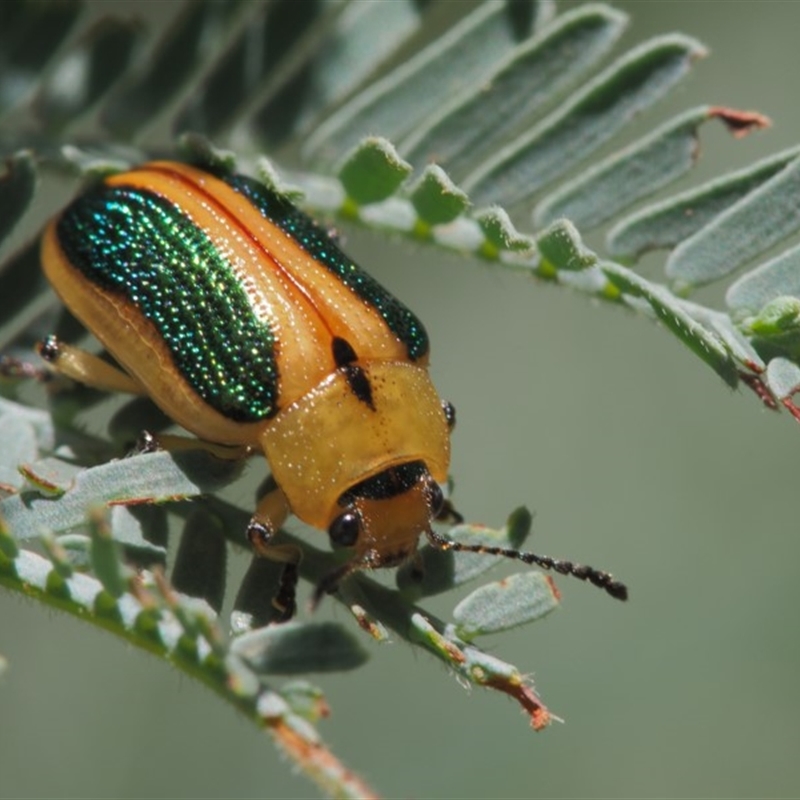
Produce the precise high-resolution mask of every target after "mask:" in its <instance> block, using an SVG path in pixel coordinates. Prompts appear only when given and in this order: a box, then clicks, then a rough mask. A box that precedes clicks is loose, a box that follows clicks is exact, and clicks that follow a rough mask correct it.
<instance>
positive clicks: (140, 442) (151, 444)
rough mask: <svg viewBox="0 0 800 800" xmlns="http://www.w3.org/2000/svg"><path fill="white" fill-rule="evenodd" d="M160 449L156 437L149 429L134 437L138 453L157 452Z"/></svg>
mask: <svg viewBox="0 0 800 800" xmlns="http://www.w3.org/2000/svg"><path fill="white" fill-rule="evenodd" d="M160 449H161V445H160V444H159V443H158V437H157V436H156V435H155V434H153V433H150V431H142V432H141V433H140V434H139V436H138V438H137V439H136V452H137V453H138V454H140V455H142V454H144V453H157V452H158V451H159V450H160Z"/></svg>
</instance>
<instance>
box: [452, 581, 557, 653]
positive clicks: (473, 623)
mask: <svg viewBox="0 0 800 800" xmlns="http://www.w3.org/2000/svg"><path fill="white" fill-rule="evenodd" d="M558 597H559V596H558V591H557V590H556V588H555V584H554V583H553V580H552V578H550V577H548V576H546V575H543V574H542V573H541V572H520V573H518V574H516V575H510V576H509V577H508V578H503V579H502V580H500V581H496V582H495V583H487V584H486V585H485V586H481V587H480V588H479V589H476V590H475V591H474V592H472V594H470V595H468V596H467V597H465V598H464V599H463V600H462V601H461V602H460V603H459V604H458V605H457V606H456V607H455V609H454V611H453V620H454V621H455V624H456V633H457V635H458V636H459V637H460V638H461V639H464V640H465V641H471V640H472V639H474V638H475V637H476V636H482V635H485V634H488V633H497V632H499V631H504V630H508V629H509V628H514V627H516V626H517V625H524V624H525V623H527V622H533V621H534V620H537V619H540V618H541V617H543V616H545V615H546V614H549V613H550V612H551V611H553V610H554V609H555V608H556V607H557V606H558Z"/></svg>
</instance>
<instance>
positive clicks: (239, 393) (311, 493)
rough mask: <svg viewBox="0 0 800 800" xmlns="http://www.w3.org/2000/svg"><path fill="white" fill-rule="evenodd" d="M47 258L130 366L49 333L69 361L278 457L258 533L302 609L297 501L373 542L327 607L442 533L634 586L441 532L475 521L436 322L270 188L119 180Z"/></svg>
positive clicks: (66, 226)
mask: <svg viewBox="0 0 800 800" xmlns="http://www.w3.org/2000/svg"><path fill="white" fill-rule="evenodd" d="M41 260H42V265H43V269H44V273H45V275H46V276H47V279H48V280H49V282H50V283H51V285H52V286H53V288H54V289H55V291H56V293H57V294H58V295H59V296H60V298H61V299H62V301H63V302H64V304H65V305H66V306H67V307H68V308H69V310H70V311H71V312H72V313H73V314H74V316H76V317H77V318H78V319H79V320H80V321H81V322H82V323H83V324H84V325H85V326H86V328H87V329H88V330H89V331H91V332H92V333H93V334H94V335H95V336H96V338H97V339H98V340H99V341H100V343H101V344H102V345H103V346H104V347H105V348H106V349H107V351H108V352H109V353H110V354H111V356H113V358H114V359H115V360H116V362H117V363H118V365H119V367H115V366H112V365H110V364H109V363H108V362H106V361H103V360H101V359H100V358H98V357H97V356H94V355H92V354H90V353H87V352H85V351H82V350H78V349H77V348H74V347H72V346H70V345H68V344H65V343H63V342H60V341H59V340H57V339H56V338H55V337H48V338H47V339H46V340H45V342H44V343H43V344H41V345H40V347H39V352H40V354H41V356H42V357H43V358H44V359H45V361H47V362H48V363H49V365H50V367H51V368H52V369H53V370H54V371H57V372H61V373H63V374H66V375H67V376H69V377H72V378H75V379H76V380H78V381H80V382H83V383H85V384H90V385H93V386H95V387H97V388H104V389H108V390H117V391H127V392H132V393H138V394H143V395H147V396H149V397H150V398H151V399H152V400H153V401H154V402H155V404H156V405H158V406H159V407H160V408H161V409H162V410H163V411H164V412H165V413H166V414H167V415H168V416H169V417H170V418H171V419H172V420H174V421H175V422H176V423H178V424H179V425H180V426H182V427H183V428H185V429H186V430H188V431H190V432H191V433H193V434H195V435H196V436H197V437H199V440H200V442H202V443H206V445H205V446H207V447H208V448H209V449H211V450H212V452H214V453H216V454H217V455H222V456H223V457H230V458H238V457H244V456H247V455H249V454H251V453H253V452H258V451H261V452H263V454H264V455H265V456H266V459H267V461H268V463H269V466H270V469H271V473H272V480H271V483H270V487H269V490H268V491H267V493H266V494H265V495H264V496H263V498H262V499H261V500H260V501H259V503H258V505H257V507H256V510H255V513H254V514H253V516H252V518H251V520H250V522H249V525H248V528H247V537H248V539H249V540H250V542H251V544H252V545H253V547H254V549H255V550H256V552H257V553H259V554H260V555H263V556H265V557H267V558H270V559H273V560H276V561H279V562H283V563H284V564H285V567H284V569H285V574H284V578H283V579H282V581H281V589H280V591H279V594H278V596H277V597H276V598H275V600H274V603H275V604H276V605H277V607H278V608H279V610H280V611H281V612H282V615H283V617H285V618H288V617H290V616H291V615H292V613H293V612H294V610H295V602H294V591H295V584H296V582H297V571H296V565H297V562H298V560H299V554H298V553H297V552H296V549H295V548H289V547H287V546H285V545H283V546H282V545H280V543H276V542H275V539H276V537H277V534H278V530H279V528H280V527H281V525H282V524H283V523H284V521H285V520H286V518H287V517H288V515H289V514H290V513H292V514H294V515H295V516H296V517H298V518H299V519H301V520H303V521H304V522H306V523H308V524H309V525H311V526H313V527H315V528H320V529H323V530H327V532H328V534H329V536H330V539H331V541H332V542H333V543H334V544H336V545H340V546H344V547H348V548H351V549H352V551H353V556H352V558H350V560H349V561H347V562H346V563H345V564H344V565H343V566H342V567H340V568H339V569H337V570H335V571H334V572H332V573H331V574H330V575H328V576H326V577H325V578H324V579H323V580H322V581H321V582H320V584H319V585H318V586H317V588H316V592H315V601H317V600H319V599H320V598H321V597H322V595H324V594H325V593H328V592H333V591H335V590H336V588H337V586H338V585H339V583H340V581H341V580H342V579H344V578H345V577H346V576H347V575H349V574H350V573H351V572H353V571H355V570H359V569H373V568H378V567H391V566H397V565H399V564H401V563H403V562H405V561H407V560H409V559H413V558H414V557H415V554H416V553H417V546H418V541H419V539H420V537H421V536H422V535H424V536H425V537H426V538H427V540H428V541H429V542H430V543H431V544H432V545H433V546H434V547H436V548H438V549H441V550H462V551H469V552H480V553H486V554H488V555H501V556H506V557H509V558H516V559H520V560H522V561H524V562H526V563H529V564H537V565H539V566H542V567H544V568H547V569H554V570H556V571H558V572H561V573H563V574H571V575H574V576H576V577H579V578H581V579H583V580H589V581H590V582H592V583H594V584H595V585H597V586H599V587H601V588H603V589H605V590H606V591H607V592H608V593H609V594H610V595H612V596H613V597H616V598H619V599H626V598H627V589H626V587H625V586H624V584H622V583H620V582H618V581H616V580H614V579H613V577H612V576H611V575H610V574H609V573H607V572H602V571H600V570H596V569H593V568H591V567H586V566H581V565H578V564H573V563H572V562H569V561H560V560H556V559H551V558H549V557H546V556H538V555H535V554H533V553H523V552H519V551H516V550H510V549H503V548H498V547H489V546H483V545H469V546H467V545H462V544H459V543H458V542H455V541H452V540H450V539H448V538H447V537H446V536H444V535H442V534H441V533H439V532H437V531H435V530H434V529H433V528H432V522H433V521H434V520H435V519H436V518H437V517H439V518H446V517H448V516H449V517H450V518H451V519H454V518H456V515H455V512H453V511H452V509H451V508H450V507H449V505H448V504H447V503H445V501H444V499H443V494H442V490H441V488H440V484H442V483H443V482H444V481H446V479H447V474H448V468H449V463H450V433H451V430H452V428H453V425H454V423H455V411H454V408H453V406H452V405H451V404H449V403H446V402H443V401H442V400H441V399H440V398H439V395H438V393H437V392H436V389H435V388H434V386H433V383H432V381H431V378H430V375H429V373H428V363H429V351H430V346H429V340H428V335H427V333H426V331H425V328H424V326H423V325H422V323H421V322H420V320H419V319H418V318H417V317H416V316H415V315H414V314H413V313H412V312H411V311H410V310H409V309H408V308H407V307H406V306H405V305H403V304H402V303H401V302H399V301H398V300H397V299H396V298H394V297H393V296H392V295H391V294H390V293H389V292H388V291H387V290H386V289H384V288H383V287H382V286H381V285H380V284H379V283H378V282H377V281H376V280H374V279H373V278H372V277H371V276H370V275H368V274H367V273H366V272H364V271H363V270H362V269H360V268H359V267H358V266H356V264H354V263H353V261H352V260H351V259H350V258H348V257H347V256H346V255H344V254H343V253H342V252H341V250H340V249H339V248H338V246H337V245H336V243H335V242H334V241H333V240H332V238H331V237H330V236H328V234H327V233H326V232H325V231H324V230H323V229H322V228H321V227H319V226H318V225H317V224H316V223H314V222H313V221H312V220H311V219H310V218H309V217H308V216H306V215H305V214H304V213H303V212H302V211H300V210H299V209H298V208H297V207H296V206H295V205H293V204H292V203H291V202H290V201H289V200H288V199H287V198H286V197H284V196H282V195H281V194H279V193H277V192H275V191H273V190H272V189H270V188H269V187H267V186H266V185H264V184H263V183H261V182H258V181H256V180H254V179H252V178H249V177H246V176H244V175H240V174H237V173H234V172H227V171H224V170H222V169H216V168H211V167H202V168H201V167H196V166H191V165H188V164H183V163H177V162H170V161H155V162H150V163H147V164H144V165H142V166H139V167H135V168H133V169H131V170H130V171H127V172H122V173H119V174H115V175H111V176H108V177H106V178H105V179H104V180H103V181H102V182H99V183H98V184H96V185H95V186H93V187H91V188H89V189H88V190H87V191H85V192H84V193H83V194H80V195H78V196H77V197H76V198H75V199H74V200H73V201H72V202H71V203H70V204H69V205H68V206H67V207H66V208H65V209H64V210H63V211H62V212H61V213H60V214H59V215H58V216H56V217H55V218H54V219H53V220H52V221H51V222H50V223H49V224H48V226H47V228H46V229H45V232H44V236H43V240H42V249H41Z"/></svg>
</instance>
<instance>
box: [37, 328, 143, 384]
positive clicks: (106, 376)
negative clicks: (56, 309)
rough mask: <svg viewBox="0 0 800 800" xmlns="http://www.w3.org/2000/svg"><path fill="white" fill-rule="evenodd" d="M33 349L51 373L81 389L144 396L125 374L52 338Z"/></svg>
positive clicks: (134, 382)
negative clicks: (62, 377) (87, 388)
mask: <svg viewBox="0 0 800 800" xmlns="http://www.w3.org/2000/svg"><path fill="white" fill-rule="evenodd" d="M37 349H38V351H39V355H40V356H41V357H42V358H43V359H44V360H45V361H46V362H47V363H48V365H49V367H50V369H51V370H53V371H54V372H57V373H58V374H59V375H64V376H66V377H67V378H72V380H74V381H77V382H78V383H82V384H83V385H84V386H89V387H90V388H92V389H99V390H101V391H104V392H126V393H127V394H147V392H146V391H145V388H144V386H142V384H141V383H139V381H137V380H136V378H132V377H131V376H130V375H128V373H127V372H124V371H123V370H122V369H120V368H119V367H115V366H113V365H112V364H109V363H108V362H107V361H103V359H102V358H98V357H97V356H95V355H92V354H91V353H88V352H87V351H86V350H81V349H80V348H78V347H73V346H72V345H70V344H65V343H64V342H61V341H59V340H58V339H57V338H56V337H55V336H48V337H47V339H45V340H44V341H43V342H42V343H41V344H40V345H39V347H38V348H37Z"/></svg>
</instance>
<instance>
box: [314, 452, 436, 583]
mask: <svg viewBox="0 0 800 800" xmlns="http://www.w3.org/2000/svg"><path fill="white" fill-rule="evenodd" d="M443 502H444V498H443V495H442V490H441V488H440V487H439V484H438V483H436V481H435V480H434V479H433V478H432V477H431V475H430V473H429V472H428V469H427V467H426V466H425V464H424V463H423V462H422V461H412V462H409V463H406V464H401V465H398V466H394V467H390V468H389V469H386V470H384V471H382V472H379V473H378V474H377V475H374V476H373V477H371V478H368V479H367V480H364V481H361V482H360V483H358V484H356V485H355V486H353V487H352V488H350V489H349V490H348V491H347V492H345V493H344V494H343V495H342V496H341V498H340V500H339V506H340V507H341V509H342V512H341V513H340V514H339V515H338V516H336V517H335V518H334V519H333V521H332V522H331V524H330V525H329V527H328V533H329V535H330V537H331V541H332V543H333V544H334V545H338V546H342V547H352V548H353V550H354V556H353V558H352V559H351V560H350V561H348V562H347V563H346V564H345V565H344V566H343V567H341V568H340V569H339V570H336V572H335V573H332V574H331V575H329V576H326V578H325V579H324V580H323V582H322V584H321V585H320V586H319V587H318V590H317V596H318V597H319V596H321V595H322V594H324V593H326V592H331V591H334V590H335V589H336V586H337V585H338V583H339V582H340V581H341V580H342V578H344V577H345V576H346V575H348V574H349V573H351V572H353V571H355V570H358V569H375V568H378V567H394V566H398V565H399V564H402V563H403V562H405V561H407V560H408V559H409V558H411V557H412V556H413V555H414V554H415V553H416V552H417V543H418V541H419V537H420V536H421V535H422V534H427V532H428V531H429V530H430V529H431V522H432V521H433V520H434V519H435V518H436V515H437V514H438V513H439V512H440V510H441V508H442V504H443Z"/></svg>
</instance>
